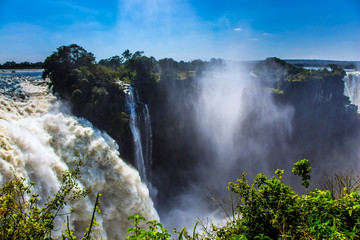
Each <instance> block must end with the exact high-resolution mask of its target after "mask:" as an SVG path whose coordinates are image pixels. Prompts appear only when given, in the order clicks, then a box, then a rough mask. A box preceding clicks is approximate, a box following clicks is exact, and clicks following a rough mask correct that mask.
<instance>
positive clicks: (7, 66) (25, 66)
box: [0, 61, 43, 69]
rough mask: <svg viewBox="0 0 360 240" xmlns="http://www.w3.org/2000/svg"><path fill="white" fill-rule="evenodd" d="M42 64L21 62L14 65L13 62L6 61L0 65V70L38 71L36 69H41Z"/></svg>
mask: <svg viewBox="0 0 360 240" xmlns="http://www.w3.org/2000/svg"><path fill="white" fill-rule="evenodd" d="M42 64H43V63H42V62H36V63H31V62H21V63H16V62H14V61H11V62H10V61H8V62H5V63H4V64H2V65H1V64H0V69H38V68H42Z"/></svg>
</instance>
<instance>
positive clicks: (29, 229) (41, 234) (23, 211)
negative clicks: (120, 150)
mask: <svg viewBox="0 0 360 240" xmlns="http://www.w3.org/2000/svg"><path fill="white" fill-rule="evenodd" d="M82 165H83V163H82V161H81V160H80V161H79V162H78V163H77V165H76V168H75V169H74V170H72V171H65V172H64V173H63V175H62V179H61V186H60V189H59V190H58V191H57V192H56V193H55V194H54V195H53V196H52V197H48V198H47V199H46V200H45V201H41V199H40V197H39V195H38V194H35V193H34V189H35V183H34V182H31V183H30V184H29V185H27V184H26V180H25V179H24V178H17V177H14V179H13V180H11V181H9V182H8V183H6V184H5V185H4V186H3V187H1V188H0V239H55V238H54V237H53V236H52V235H53V234H54V232H55V231H56V229H55V226H54V220H55V219H56V218H58V217H59V212H60V211H61V209H63V208H64V207H65V205H66V204H67V203H68V201H69V200H76V199H80V198H83V197H85V196H86V195H87V193H88V192H89V189H88V188H83V189H81V188H80V187H79V186H78V183H77V179H78V178H79V177H80V170H79V166H82ZM99 197H100V194H98V195H97V199H96V202H95V207H94V212H93V216H92V219H91V220H90V224H89V228H87V229H86V232H85V233H84V237H83V238H82V239H84V240H85V239H90V238H91V237H90V234H91V232H92V227H93V226H94V225H97V222H96V219H95V216H94V213H95V211H98V212H99V211H100V210H99V207H98V206H99ZM68 214H69V213H68ZM57 235H59V234H57ZM75 238H76V237H75V236H74V235H73V232H72V231H71V230H70V227H69V221H67V224H66V228H65V230H64V231H63V232H62V233H61V239H75Z"/></svg>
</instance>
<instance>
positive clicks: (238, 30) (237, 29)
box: [234, 27, 244, 32]
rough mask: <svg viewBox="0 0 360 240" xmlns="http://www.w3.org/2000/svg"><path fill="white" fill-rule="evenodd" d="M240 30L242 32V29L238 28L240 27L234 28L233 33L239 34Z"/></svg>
mask: <svg viewBox="0 0 360 240" xmlns="http://www.w3.org/2000/svg"><path fill="white" fill-rule="evenodd" d="M242 30H244V29H242V28H240V27H238V28H234V31H235V32H241V31H242Z"/></svg>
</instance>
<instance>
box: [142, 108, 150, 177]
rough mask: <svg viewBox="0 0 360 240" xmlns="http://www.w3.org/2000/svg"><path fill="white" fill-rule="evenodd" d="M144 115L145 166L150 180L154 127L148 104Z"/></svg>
mask: <svg viewBox="0 0 360 240" xmlns="http://www.w3.org/2000/svg"><path fill="white" fill-rule="evenodd" d="M143 110H144V111H143V116H144V132H145V143H144V145H145V149H144V158H145V168H146V170H147V171H146V174H147V178H148V180H149V179H151V171H150V169H151V165H152V128H151V118H150V113H149V108H148V106H147V104H145V105H144V109H143Z"/></svg>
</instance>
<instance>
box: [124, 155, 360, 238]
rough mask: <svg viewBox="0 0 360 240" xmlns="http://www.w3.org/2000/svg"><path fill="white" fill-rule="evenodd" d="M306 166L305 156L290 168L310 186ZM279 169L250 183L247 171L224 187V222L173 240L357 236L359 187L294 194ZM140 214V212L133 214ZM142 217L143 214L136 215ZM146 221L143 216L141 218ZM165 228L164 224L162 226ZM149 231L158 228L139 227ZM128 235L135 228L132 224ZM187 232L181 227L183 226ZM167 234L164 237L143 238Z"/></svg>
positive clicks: (359, 216)
mask: <svg viewBox="0 0 360 240" xmlns="http://www.w3.org/2000/svg"><path fill="white" fill-rule="evenodd" d="M310 171H311V167H310V164H309V161H308V160H307V159H303V160H300V161H299V162H297V163H295V164H294V168H293V172H294V173H295V174H297V175H299V176H300V177H302V184H303V185H304V186H305V187H306V188H307V187H308V186H309V180H310V175H309V173H310ZM283 173H284V170H277V171H275V175H276V176H274V177H272V178H270V179H268V178H267V177H266V176H265V175H264V174H262V173H259V174H258V175H257V176H256V177H255V179H254V180H253V184H251V185H250V184H249V182H248V181H247V180H246V175H247V174H246V173H244V174H243V175H242V178H240V179H238V180H237V181H236V182H235V183H234V182H230V183H229V185H228V190H229V191H230V192H232V193H234V194H235V199H236V200H237V204H236V205H237V207H236V210H235V212H233V217H232V218H231V219H229V220H228V221H227V223H226V224H225V226H216V225H214V224H212V227H211V230H210V231H208V232H207V233H205V234H203V235H202V236H199V235H198V234H196V233H195V230H194V233H193V236H192V237H191V236H189V235H187V234H184V229H183V231H181V232H180V233H178V239H359V238H360V195H359V192H358V191H354V192H349V191H348V190H347V189H344V190H343V191H344V192H343V194H342V195H341V197H338V198H334V197H333V194H332V193H331V192H330V191H329V190H319V189H315V190H314V191H312V192H310V193H307V194H306V195H302V196H299V195H297V194H296V193H295V192H294V191H293V190H292V189H291V187H290V186H288V185H285V184H284V183H283V180H282V175H283ZM137 218H139V217H137ZM141 219H143V218H141ZM143 220H144V221H145V219H143ZM161 230H162V231H163V232H167V231H166V230H165V229H161ZM136 231H137V232H142V231H144V233H146V234H147V235H146V236H151V234H155V232H158V229H149V230H141V229H137V230H136ZM129 233H132V235H131V236H129V239H133V238H131V237H134V236H135V235H136V234H135V230H134V228H131V229H130V231H129ZM185 233H186V229H185ZM167 237H168V236H167ZM148 239H168V238H148Z"/></svg>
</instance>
